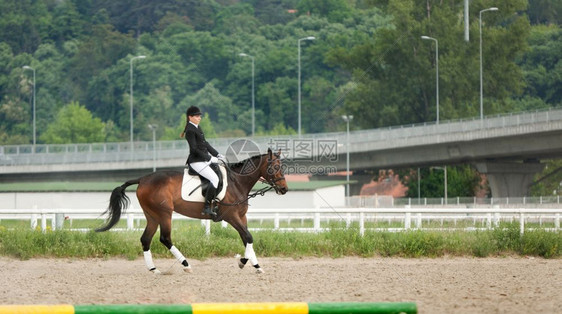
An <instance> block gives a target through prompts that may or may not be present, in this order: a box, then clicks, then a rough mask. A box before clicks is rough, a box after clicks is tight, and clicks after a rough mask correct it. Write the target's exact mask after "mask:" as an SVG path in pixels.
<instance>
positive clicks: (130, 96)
mask: <svg viewBox="0 0 562 314" xmlns="http://www.w3.org/2000/svg"><path fill="white" fill-rule="evenodd" d="M144 58H146V56H136V57H133V58H131V60H130V61H129V63H130V65H131V67H130V71H129V72H130V75H131V79H130V83H131V85H130V87H131V91H130V94H129V102H130V104H131V106H130V107H131V130H130V133H131V157H132V152H133V150H134V146H133V61H134V60H135V59H144Z"/></svg>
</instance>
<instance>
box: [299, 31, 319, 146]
mask: <svg viewBox="0 0 562 314" xmlns="http://www.w3.org/2000/svg"><path fill="white" fill-rule="evenodd" d="M315 39H316V37H314V36H308V37H304V38H301V39H299V40H298V47H299V57H298V61H299V62H298V63H299V91H298V103H299V118H298V120H299V122H298V124H299V125H298V130H299V137H300V136H301V41H303V40H315Z"/></svg>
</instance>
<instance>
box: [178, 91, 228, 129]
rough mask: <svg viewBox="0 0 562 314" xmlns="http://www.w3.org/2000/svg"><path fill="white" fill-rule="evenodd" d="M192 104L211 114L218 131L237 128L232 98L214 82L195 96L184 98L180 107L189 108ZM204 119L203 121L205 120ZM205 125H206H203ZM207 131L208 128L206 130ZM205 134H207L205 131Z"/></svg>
mask: <svg viewBox="0 0 562 314" xmlns="http://www.w3.org/2000/svg"><path fill="white" fill-rule="evenodd" d="M191 105H195V106H197V107H199V108H200V109H201V110H202V111H203V113H206V114H209V116H208V119H203V120H209V121H212V122H213V125H214V126H216V128H215V129H216V131H217V132H219V133H220V132H224V131H226V130H231V129H236V128H237V127H235V126H236V125H237V124H236V116H237V114H236V112H234V110H233V109H234V108H233V105H232V100H231V99H230V98H228V97H227V96H224V95H222V94H221V93H220V91H219V90H218V89H217V88H215V86H214V84H213V83H207V84H205V87H203V88H202V89H201V90H199V91H198V92H197V93H195V95H193V96H187V97H186V98H185V99H184V100H182V102H181V104H180V107H181V108H188V107H189V106H191ZM203 120H202V121H203ZM202 126H203V127H204V126H205V125H202ZM205 132H207V130H205ZM205 135H207V134H206V133H205Z"/></svg>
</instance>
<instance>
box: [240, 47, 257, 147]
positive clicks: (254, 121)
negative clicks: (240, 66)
mask: <svg viewBox="0 0 562 314" xmlns="http://www.w3.org/2000/svg"><path fill="white" fill-rule="evenodd" d="M239 56H240V57H248V58H250V59H252V137H253V136H254V135H255V130H256V105H255V96H254V94H255V93H254V79H255V62H254V57H253V56H250V55H248V54H245V53H240V54H239Z"/></svg>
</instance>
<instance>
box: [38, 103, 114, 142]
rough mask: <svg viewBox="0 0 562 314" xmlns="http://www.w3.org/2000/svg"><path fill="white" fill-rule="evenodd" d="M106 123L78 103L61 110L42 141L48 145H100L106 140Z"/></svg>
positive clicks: (43, 135)
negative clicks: (99, 143)
mask: <svg viewBox="0 0 562 314" xmlns="http://www.w3.org/2000/svg"><path fill="white" fill-rule="evenodd" d="M104 126H105V125H104V123H103V122H102V121H101V120H100V119H99V118H96V117H94V116H92V113H91V112H89V111H88V109H86V107H84V106H81V105H80V104H79V103H77V102H72V103H70V104H68V105H66V106H65V107H63V108H61V110H60V111H59V113H58V114H57V117H56V119H55V120H54V121H53V122H52V123H51V124H49V126H48V127H47V130H46V131H45V133H43V134H42V135H41V137H40V138H41V140H42V141H43V142H44V143H48V144H69V143H98V142H103V141H104V140H105V130H104Z"/></svg>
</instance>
